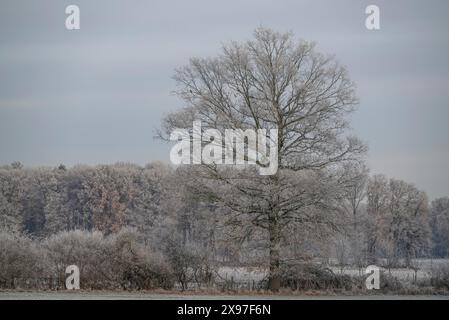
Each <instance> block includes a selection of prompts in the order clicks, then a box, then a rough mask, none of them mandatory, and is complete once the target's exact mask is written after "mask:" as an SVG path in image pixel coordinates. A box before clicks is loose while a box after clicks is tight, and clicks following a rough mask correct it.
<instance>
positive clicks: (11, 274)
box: [0, 230, 45, 289]
mask: <svg viewBox="0 0 449 320" xmlns="http://www.w3.org/2000/svg"><path fill="white" fill-rule="evenodd" d="M44 270H45V266H44V264H43V259H42V252H41V251H40V250H39V248H38V247H36V246H35V245H34V243H33V242H32V241H31V239H29V238H27V237H24V236H21V235H20V234H18V233H14V232H8V231H5V230H0V288H8V289H14V288H17V287H28V286H30V285H33V283H30V280H31V279H36V278H37V277H39V276H40V275H41V274H42V273H43V272H44ZM21 280H24V281H21Z"/></svg>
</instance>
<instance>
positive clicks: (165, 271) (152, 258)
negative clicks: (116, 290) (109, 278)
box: [109, 229, 174, 290]
mask: <svg viewBox="0 0 449 320" xmlns="http://www.w3.org/2000/svg"><path fill="white" fill-rule="evenodd" d="M137 239H138V234H137V233H136V232H134V231H133V230H130V229H126V230H124V231H121V232H120V233H118V234H117V235H113V236H111V238H110V239H109V240H110V242H109V245H110V247H109V253H110V259H111V260H110V262H111V270H112V271H113V274H114V277H115V280H116V281H117V283H119V285H120V287H121V288H123V289H137V290H141V289H152V288H163V289H170V288H172V287H173V285H174V277H173V272H172V271H171V269H170V267H169V266H168V264H167V263H166V262H165V259H164V257H163V256H162V255H161V254H160V253H156V252H153V251H151V250H150V249H149V248H148V247H146V246H143V245H142V244H140V243H139V242H138V240H137Z"/></svg>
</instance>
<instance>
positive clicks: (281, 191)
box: [163, 28, 365, 290]
mask: <svg viewBox="0 0 449 320" xmlns="http://www.w3.org/2000/svg"><path fill="white" fill-rule="evenodd" d="M174 78H175V80H176V82H177V85H178V87H177V90H176V93H177V95H178V96H179V97H180V98H181V99H182V100H183V101H184V102H185V103H186V106H185V108H184V109H182V110H180V111H178V112H175V113H172V114H170V115H168V116H167V117H166V119H165V120H164V122H163V131H164V132H165V133H166V134H170V132H171V131H172V130H174V129H175V128H186V129H188V128H192V123H193V121H194V120H200V121H201V123H202V129H203V130H206V129H218V130H219V131H221V132H224V130H225V129H241V130H246V129H253V130H257V129H266V130H267V131H268V132H269V130H270V129H277V130H278V136H277V139H276V144H277V150H270V152H274V151H277V154H278V168H279V170H278V171H277V173H276V174H275V175H272V176H259V174H258V173H257V172H256V170H252V169H251V168H249V169H248V170H240V171H235V170H228V169H229V168H222V167H219V166H217V165H215V163H212V164H210V165H206V164H203V165H200V166H198V167H196V168H195V169H192V171H191V172H193V171H195V173H194V174H193V175H192V181H191V182H192V183H190V185H191V186H192V189H194V188H196V189H195V192H197V193H198V194H201V195H204V197H205V198H207V199H209V200H210V201H214V202H217V203H220V204H221V205H225V206H227V207H228V208H230V209H231V211H232V215H229V218H230V219H229V221H230V223H234V224H235V225H236V226H237V225H238V226H240V227H241V231H240V235H243V236H245V237H246V236H249V235H250V234H251V233H252V231H253V230H254V228H255V227H256V228H262V229H264V230H265V231H266V232H267V237H268V239H269V241H268V243H269V246H268V250H269V257H270V259H269V267H270V288H271V289H273V290H277V289H278V288H279V283H280V282H279V279H280V278H279V275H278V272H279V265H280V262H281V256H280V250H281V241H282V238H283V231H284V230H285V227H286V226H287V225H289V224H291V223H299V224H302V225H303V226H304V227H305V226H307V225H308V224H312V223H316V224H325V223H327V222H329V221H330V220H331V219H328V218H327V217H328V215H311V214H310V212H311V211H310V210H307V207H310V206H312V205H318V204H320V203H321V204H322V205H323V206H325V203H326V201H324V200H325V199H324V198H326V197H327V192H328V191H330V188H329V187H327V186H326V185H327V184H326V183H325V182H327V181H329V177H330V176H333V175H334V173H333V171H335V170H336V169H337V168H338V167H339V166H340V165H341V164H342V163H345V162H350V161H354V160H356V159H357V158H358V156H359V155H360V154H361V153H363V151H364V150H365V147H364V146H363V145H362V144H361V143H360V142H359V140H357V139H356V138H354V137H351V136H348V135H347V131H346V129H347V127H348V122H347V120H346V115H348V114H349V113H350V112H351V111H353V110H354V106H355V105H356V104H357V99H356V97H355V92H354V83H353V82H352V81H351V80H350V79H349V77H348V74H347V71H346V69H345V68H344V67H342V66H340V65H339V64H338V63H337V62H336V61H335V60H334V59H333V58H332V57H329V56H325V55H323V54H320V53H319V52H317V51H316V50H315V48H314V44H313V43H309V42H306V41H299V42H296V41H295V40H294V38H293V36H292V34H290V33H286V34H282V33H277V32H274V31H272V30H269V29H264V28H259V29H257V30H256V31H255V32H254V39H253V40H250V41H247V42H245V43H235V42H234V43H231V44H230V45H227V46H225V47H224V48H223V51H222V53H221V54H220V55H219V56H217V57H214V58H206V59H200V58H194V59H191V60H190V64H189V65H187V66H185V67H183V68H180V69H178V70H177V71H176V74H175V77H174ZM269 139H270V138H269ZM248 157H249V155H247V158H246V159H248ZM220 160H221V159H220ZM311 180H315V182H314V183H312V184H310V185H308V184H307V183H305V181H307V182H311ZM331 194H332V192H331ZM314 212H315V211H314ZM236 217H238V219H235V218H236Z"/></svg>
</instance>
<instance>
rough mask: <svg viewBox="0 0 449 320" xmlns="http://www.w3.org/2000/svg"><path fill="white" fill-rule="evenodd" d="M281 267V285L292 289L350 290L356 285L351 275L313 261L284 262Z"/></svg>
mask: <svg viewBox="0 0 449 320" xmlns="http://www.w3.org/2000/svg"><path fill="white" fill-rule="evenodd" d="M280 269H281V270H280V274H281V287H284V288H290V289H292V290H328V289H331V290H335V289H344V290H350V289H352V287H353V285H354V283H353V281H352V279H351V277H350V276H348V275H339V274H335V273H334V272H333V271H332V270H330V269H328V268H323V267H321V266H319V265H314V264H311V263H297V264H283V265H282V266H281V268H280Z"/></svg>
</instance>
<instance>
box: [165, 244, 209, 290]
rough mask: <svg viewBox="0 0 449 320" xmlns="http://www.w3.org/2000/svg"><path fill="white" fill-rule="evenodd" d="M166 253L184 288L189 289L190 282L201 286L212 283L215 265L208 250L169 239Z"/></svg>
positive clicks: (175, 274)
mask: <svg viewBox="0 0 449 320" xmlns="http://www.w3.org/2000/svg"><path fill="white" fill-rule="evenodd" d="M165 254H166V256H167V258H168V261H169V263H170V266H171V269H172V270H173V273H174V276H175V277H176V280H177V281H178V283H179V284H180V286H181V289H182V290H186V289H188V287H189V284H195V285H196V286H197V287H201V286H202V285H210V284H211V283H212V280H213V273H214V272H213V271H214V266H213V264H212V263H211V261H210V259H209V252H207V250H204V249H203V248H200V247H198V246H195V245H183V244H181V243H180V242H178V241H173V240H168V242H167V245H166V248H165Z"/></svg>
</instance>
